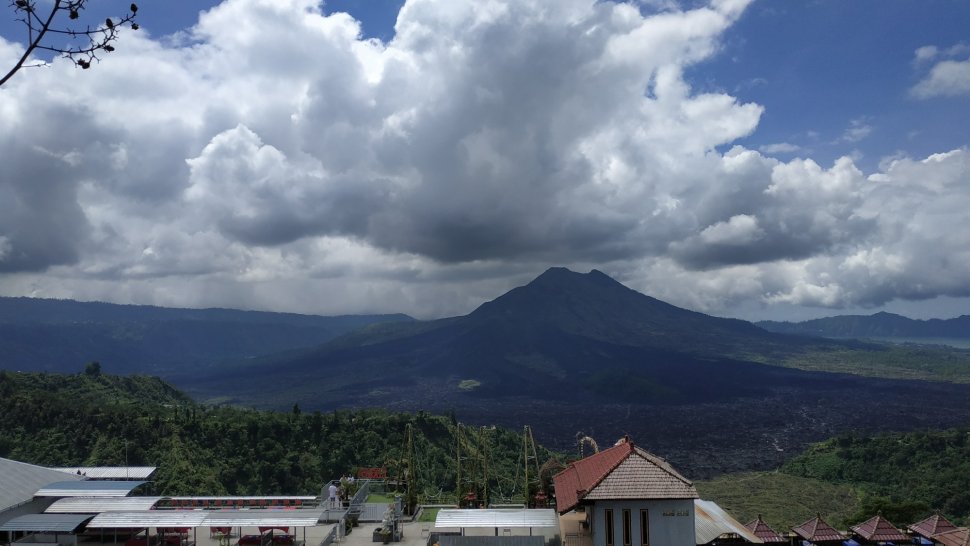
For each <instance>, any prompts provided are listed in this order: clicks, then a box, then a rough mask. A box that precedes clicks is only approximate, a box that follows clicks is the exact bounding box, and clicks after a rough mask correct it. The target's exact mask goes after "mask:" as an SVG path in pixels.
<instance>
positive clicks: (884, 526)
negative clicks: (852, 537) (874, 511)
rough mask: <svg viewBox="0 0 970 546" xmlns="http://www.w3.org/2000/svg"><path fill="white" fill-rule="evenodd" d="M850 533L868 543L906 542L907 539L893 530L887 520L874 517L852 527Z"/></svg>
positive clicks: (904, 534) (900, 532)
mask: <svg viewBox="0 0 970 546" xmlns="http://www.w3.org/2000/svg"><path fill="white" fill-rule="evenodd" d="M852 532H854V533H855V534H857V535H859V536H860V537H862V538H864V539H866V540H868V541H870V542H892V541H894V540H900V541H907V540H909V537H908V536H906V533H903V532H902V531H900V530H899V529H897V528H895V527H894V526H893V524H892V523H889V520H887V519H886V518H884V517H882V516H876V517H873V518H869V519H867V520H866V521H863V522H862V523H860V524H859V525H854V526H853V527H852Z"/></svg>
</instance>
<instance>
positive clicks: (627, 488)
mask: <svg viewBox="0 0 970 546" xmlns="http://www.w3.org/2000/svg"><path fill="white" fill-rule="evenodd" d="M552 479H553V483H554V484H555V487H556V509H557V510H558V511H559V513H560V514H565V513H566V512H568V511H570V510H572V509H573V508H575V507H576V506H577V505H578V504H579V503H580V501H582V500H584V499H589V500H594V499H596V500H605V499H696V498H699V496H698V494H697V490H696V489H694V485H693V484H692V483H691V482H690V480H688V479H687V478H685V477H683V476H681V475H680V474H678V473H677V471H676V470H674V469H673V467H671V466H670V465H669V464H668V463H667V462H666V461H664V460H663V459H661V458H660V457H657V456H656V455H653V454H651V453H648V452H647V451H645V450H643V449H640V448H638V447H636V446H634V445H633V442H632V441H631V440H630V439H629V438H626V439H624V440H621V441H620V442H619V443H617V444H616V445H615V446H613V447H611V448H609V449H605V450H603V451H600V452H599V453H596V454H594V455H590V456H589V457H586V458H585V459H581V460H579V461H576V462H574V463H572V464H570V465H569V466H567V467H566V469H565V470H563V471H562V472H560V473H558V474H556V475H555V476H553V478H552Z"/></svg>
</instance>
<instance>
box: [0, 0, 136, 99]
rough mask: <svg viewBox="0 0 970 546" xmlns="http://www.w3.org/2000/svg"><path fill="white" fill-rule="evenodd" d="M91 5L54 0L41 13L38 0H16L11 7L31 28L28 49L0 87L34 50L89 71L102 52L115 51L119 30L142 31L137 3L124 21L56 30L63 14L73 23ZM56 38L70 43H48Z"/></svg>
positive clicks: (84, 1)
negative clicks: (69, 61) (57, 57)
mask: <svg viewBox="0 0 970 546" xmlns="http://www.w3.org/2000/svg"><path fill="white" fill-rule="evenodd" d="M87 2H88V0H54V4H53V5H52V6H51V7H50V11H49V12H48V11H46V9H47V8H43V12H42V13H41V14H38V8H37V2H36V1H35V0H12V1H11V2H10V7H11V8H13V10H14V13H16V14H17V21H20V22H21V23H23V24H24V26H26V27H27V49H26V50H24V54H23V55H22V56H21V57H20V59H19V60H18V61H17V63H16V64H14V66H13V68H11V69H10V71H9V72H7V73H6V74H5V75H4V76H3V78H0V86H2V85H3V84H5V83H6V82H7V80H9V79H10V78H11V77H13V75H14V74H16V73H17V71H18V70H20V69H21V68H23V67H24V63H26V62H27V59H29V58H30V55H31V54H32V53H33V52H34V51H38V50H40V51H50V52H52V53H56V54H58V55H63V56H64V57H67V58H68V59H70V60H71V62H73V63H74V65H75V66H79V67H81V68H82V69H88V68H91V63H93V62H96V61H100V58H99V57H98V54H99V53H101V52H105V53H110V52H112V51H114V50H115V48H114V46H113V45H112V42H114V41H115V40H117V39H118V31H119V29H121V28H123V27H125V26H128V27H130V28H131V29H132V30H138V23H136V22H135V16H136V14H137V13H138V6H137V5H135V4H132V5H131V7H130V8H129V11H128V13H126V14H125V16H124V17H121V18H120V19H112V18H110V17H109V18H108V19H105V21H104V23H103V24H101V25H96V26H93V27H92V26H91V25H90V24H88V25H86V26H85V27H84V28H83V29H81V28H79V27H73V26H70V23H68V24H67V25H65V26H63V27H57V28H55V27H53V25H54V24H55V22H56V21H57V20H58V19H59V17H58V16H59V15H60V16H66V17H67V19H68V20H69V21H77V20H78V19H80V17H81V12H82V11H84V8H85V5H86V4H87ZM52 36H61V37H62V38H65V39H66V41H67V44H66V45H63V46H57V45H53V44H51V43H49V41H48V42H45V40H44V39H45V38H47V39H48V40H49V39H50V37H52ZM78 42H80V43H78Z"/></svg>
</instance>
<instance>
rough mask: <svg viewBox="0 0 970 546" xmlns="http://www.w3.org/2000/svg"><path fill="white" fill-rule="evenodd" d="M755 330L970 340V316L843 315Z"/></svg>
mask: <svg viewBox="0 0 970 546" xmlns="http://www.w3.org/2000/svg"><path fill="white" fill-rule="evenodd" d="M756 324H757V325H758V326H760V327H762V328H764V329H765V330H768V331H769V332H776V333H781V334H795V335H801V336H815V337H827V338H837V339H893V338H898V339H901V340H908V339H919V338H926V339H963V340H970V315H963V316H961V317H957V318H952V319H930V320H915V319H911V318H906V317H904V316H901V315H895V314H893V313H885V312H883V313H876V314H874V315H842V316H837V317H827V318H820V319H814V320H807V321H804V322H776V321H762V322H758V323H756Z"/></svg>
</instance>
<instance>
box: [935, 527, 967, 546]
mask: <svg viewBox="0 0 970 546" xmlns="http://www.w3.org/2000/svg"><path fill="white" fill-rule="evenodd" d="M933 540H934V541H936V542H939V543H940V544H942V545H943V546H970V529H967V528H966V527H958V528H956V529H953V530H951V531H946V532H943V533H939V534H936V535H933Z"/></svg>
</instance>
